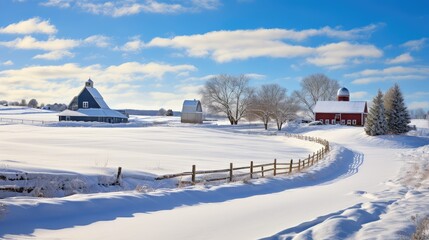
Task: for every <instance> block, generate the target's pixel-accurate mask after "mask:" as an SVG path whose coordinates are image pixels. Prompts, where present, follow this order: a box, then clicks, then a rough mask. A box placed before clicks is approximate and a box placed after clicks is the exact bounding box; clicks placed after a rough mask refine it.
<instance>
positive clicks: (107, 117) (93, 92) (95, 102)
mask: <svg viewBox="0 0 429 240" xmlns="http://www.w3.org/2000/svg"><path fill="white" fill-rule="evenodd" d="M58 116H59V120H60V121H85V122H107V123H122V122H128V117H127V116H125V115H124V114H122V113H120V112H118V111H115V110H112V109H110V108H109V106H107V104H106V102H105V101H104V99H103V97H102V96H101V94H100V93H99V92H98V91H97V89H96V88H94V82H93V81H92V80H91V79H88V81H86V83H85V87H84V88H83V89H82V91H81V92H80V93H79V95H77V96H76V97H74V98H73V100H72V101H71V102H70V104H69V106H68V109H66V110H65V111H63V112H61V113H60V114H59V115H58Z"/></svg>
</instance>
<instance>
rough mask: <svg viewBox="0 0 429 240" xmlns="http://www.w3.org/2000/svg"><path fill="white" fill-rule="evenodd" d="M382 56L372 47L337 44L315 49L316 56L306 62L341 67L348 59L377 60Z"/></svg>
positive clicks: (344, 43)
mask: <svg viewBox="0 0 429 240" xmlns="http://www.w3.org/2000/svg"><path fill="white" fill-rule="evenodd" d="M382 55H383V52H382V51H381V50H379V49H378V48H376V47H375V46H374V45H362V44H351V43H349V42H339V43H330V44H327V45H323V46H320V47H318V48H316V56H315V57H310V58H307V61H308V62H309V63H312V64H314V65H316V66H328V67H341V66H343V65H344V64H345V63H346V62H347V61H348V60H350V59H352V60H354V59H357V58H378V57H381V56H382Z"/></svg>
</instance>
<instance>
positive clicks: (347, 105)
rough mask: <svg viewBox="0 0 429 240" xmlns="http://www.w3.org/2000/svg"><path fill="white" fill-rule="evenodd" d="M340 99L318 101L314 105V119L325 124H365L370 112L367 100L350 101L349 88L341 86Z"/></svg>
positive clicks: (338, 94) (338, 96)
mask: <svg viewBox="0 0 429 240" xmlns="http://www.w3.org/2000/svg"><path fill="white" fill-rule="evenodd" d="M337 100H338V101H318V102H317V103H316V106H315V107H314V109H313V111H314V119H315V120H316V121H321V122H323V123H324V124H341V125H355V126H363V125H364V124H365V120H366V116H367V114H368V107H367V104H366V101H350V93H349V90H347V88H340V89H339V90H338V93H337Z"/></svg>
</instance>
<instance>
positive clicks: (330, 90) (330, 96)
mask: <svg viewBox="0 0 429 240" xmlns="http://www.w3.org/2000/svg"><path fill="white" fill-rule="evenodd" d="M339 88H340V84H338V81H336V80H333V79H330V78H328V77H327V76H326V75H324V74H321V73H318V74H313V75H310V76H307V77H305V78H304V79H302V81H301V90H300V91H295V92H294V94H293V95H294V97H296V98H297V99H298V100H299V101H300V102H301V103H302V105H303V107H304V109H305V110H307V113H308V116H310V117H311V118H313V117H314V112H313V108H314V106H315V105H316V102H317V101H332V100H335V98H336V93H337V91H338V89H339Z"/></svg>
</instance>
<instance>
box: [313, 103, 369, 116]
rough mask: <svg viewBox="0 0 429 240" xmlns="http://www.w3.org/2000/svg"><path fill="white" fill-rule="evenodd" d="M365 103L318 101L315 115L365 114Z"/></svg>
mask: <svg viewBox="0 0 429 240" xmlns="http://www.w3.org/2000/svg"><path fill="white" fill-rule="evenodd" d="M365 106H366V102H365V101H350V102H348V101H318V102H317V103H316V106H315V107H314V109H313V111H314V112H315V113H363V112H365Z"/></svg>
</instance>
